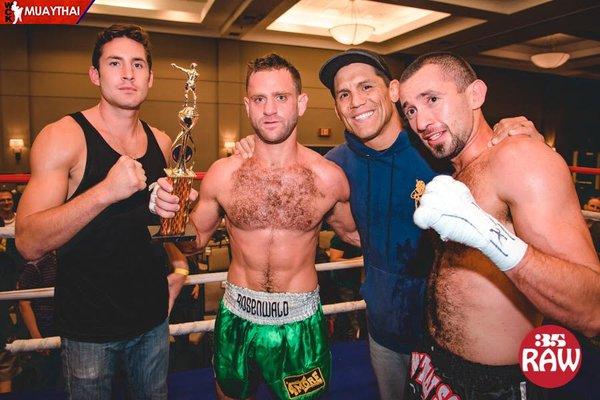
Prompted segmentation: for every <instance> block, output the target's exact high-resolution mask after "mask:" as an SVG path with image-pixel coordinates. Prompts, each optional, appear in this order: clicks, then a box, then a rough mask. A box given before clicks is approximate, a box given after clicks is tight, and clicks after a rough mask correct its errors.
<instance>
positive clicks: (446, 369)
mask: <svg viewBox="0 0 600 400" xmlns="http://www.w3.org/2000/svg"><path fill="white" fill-rule="evenodd" d="M427 336H428V335H427ZM424 342H425V344H426V347H425V351H426V353H428V354H430V356H431V362H432V363H433V365H434V366H435V367H436V368H437V369H438V370H440V372H441V373H442V374H444V373H447V374H448V375H449V376H452V378H453V379H456V380H457V381H462V382H473V383H474V384H476V385H478V386H480V385H485V386H487V387H489V388H505V387H507V386H510V385H514V384H515V383H518V382H523V381H525V376H524V375H523V372H522V371H521V368H520V367H519V364H509V365H486V364H480V363H476V362H473V361H469V360H466V359H464V358H462V357H460V356H458V355H456V354H454V353H452V352H450V351H448V350H446V349H444V348H443V347H441V346H440V345H439V344H437V343H436V342H435V340H434V339H433V338H431V337H427V338H425V340H424Z"/></svg>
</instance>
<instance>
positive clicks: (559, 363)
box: [519, 325, 581, 389]
mask: <svg viewBox="0 0 600 400" xmlns="http://www.w3.org/2000/svg"><path fill="white" fill-rule="evenodd" d="M519 354H520V356H519V363H520V365H521V370H522V371H523V374H524V375H525V377H526V378H527V379H528V380H530V381H531V382H533V383H534V384H536V385H538V386H541V387H543V388H548V389H552V388H557V387H560V386H564V385H566V384H567V383H569V382H570V381H571V380H572V379H573V378H575V376H576V375H577V373H578V372H579V368H580V367H581V347H580V346H579V342H578V341H577V338H576V337H575V335H573V334H572V333H571V332H569V331H568V330H567V329H565V328H563V327H561V326H557V325H544V326H540V327H538V328H535V329H533V330H532V331H531V332H529V333H528V334H527V335H526V336H525V339H523V342H521V349H520V351H519Z"/></svg>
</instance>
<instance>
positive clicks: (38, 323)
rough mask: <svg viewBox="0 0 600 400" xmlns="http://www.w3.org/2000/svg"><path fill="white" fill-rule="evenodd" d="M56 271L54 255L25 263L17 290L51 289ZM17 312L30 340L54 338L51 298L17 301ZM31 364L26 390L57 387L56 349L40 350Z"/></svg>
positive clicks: (58, 377)
mask: <svg viewBox="0 0 600 400" xmlns="http://www.w3.org/2000/svg"><path fill="white" fill-rule="evenodd" d="M56 268H57V260H56V254H55V253H54V252H52V253H48V254H47V255H45V256H44V257H42V258H40V259H39V260H37V261H32V262H28V263H26V264H25V265H24V266H23V269H22V270H21V273H20V275H19V280H18V281H17V288H18V289H37V288H44V287H54V284H55V282H56ZM19 309H20V311H21V317H22V319H23V322H24V323H25V326H26V327H27V331H28V332H29V336H30V337H31V338H32V339H39V338H43V337H49V336H56V332H55V331H54V328H53V323H52V319H53V313H54V307H53V299H52V298H42V299H33V300H20V301H19ZM31 364H32V366H33V370H34V375H35V376H34V378H33V380H34V381H33V382H28V387H29V388H36V389H39V388H48V387H56V386H57V384H58V383H59V381H60V379H61V361H60V351H59V350H58V349H53V350H40V351H37V352H33V353H31Z"/></svg>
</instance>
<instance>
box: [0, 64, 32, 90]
mask: <svg viewBox="0 0 600 400" xmlns="http://www.w3.org/2000/svg"><path fill="white" fill-rule="evenodd" d="M0 93H2V94H3V95H7V96H29V73H28V72H27V71H2V70H0Z"/></svg>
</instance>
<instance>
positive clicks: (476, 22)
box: [82, 0, 600, 79]
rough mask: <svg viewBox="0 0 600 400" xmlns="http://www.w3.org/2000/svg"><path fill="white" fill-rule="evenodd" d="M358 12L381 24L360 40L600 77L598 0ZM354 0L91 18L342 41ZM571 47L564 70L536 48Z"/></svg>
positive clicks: (206, 6) (235, 4)
mask: <svg viewBox="0 0 600 400" xmlns="http://www.w3.org/2000/svg"><path fill="white" fill-rule="evenodd" d="M355 6H356V7H357V18H358V19H359V21H360V22H361V23H365V24H368V25H371V26H373V27H374V28H375V31H374V34H373V35H372V37H371V38H370V39H369V41H367V42H365V43H363V44H361V45H360V47H364V48H368V49H371V50H374V51H377V52H379V53H382V54H386V55H402V54H409V55H418V54H423V53H426V52H430V51H440V50H447V51H452V52H456V53H459V54H461V55H463V56H464V57H466V58H467V59H468V60H469V61H470V62H472V63H474V64H479V65H489V66H496V67H502V68H511V69H518V70H525V71H534V72H544V73H553V74H558V75H563V76H577V77H583V78H589V79H600V28H599V26H598V25H599V24H600V2H598V1H597V0H588V1H578V0H558V1H557V0H554V1H553V0H434V1H419V0H413V1H408V0H407V1H405V0H395V1H392V0H379V1H368V0H356V3H355ZM349 13H350V8H349V0H96V1H95V2H94V5H93V6H92V7H91V8H90V10H89V12H88V14H87V15H86V17H85V19H84V21H82V25H88V26H106V25H108V24H110V23H111V22H112V21H113V20H114V17H115V16H119V17H120V19H124V20H129V21H131V22H135V23H138V24H141V25H143V26H144V27H146V28H147V29H148V30H150V31H157V32H167V33H178V34H186V35H196V36H206V37H221V38H227V39H235V40H244V41H255V42H266V43H278V44H288V45H297V46H307V47H317V48H327V49H339V50H343V49H345V48H347V47H348V46H345V45H342V44H340V43H337V42H336V41H335V40H333V39H332V38H331V37H330V36H329V33H328V29H329V28H330V27H331V26H333V25H337V24H342V23H344V22H346V23H347V22H348V19H349ZM549 51H562V52H566V53H569V54H570V56H571V57H570V59H569V61H567V63H566V64H564V65H563V66H561V67H559V68H556V69H550V70H547V69H542V68H539V67H536V66H534V65H533V64H532V63H531V61H530V60H529V57H530V56H531V55H533V54H536V53H540V52H549Z"/></svg>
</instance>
